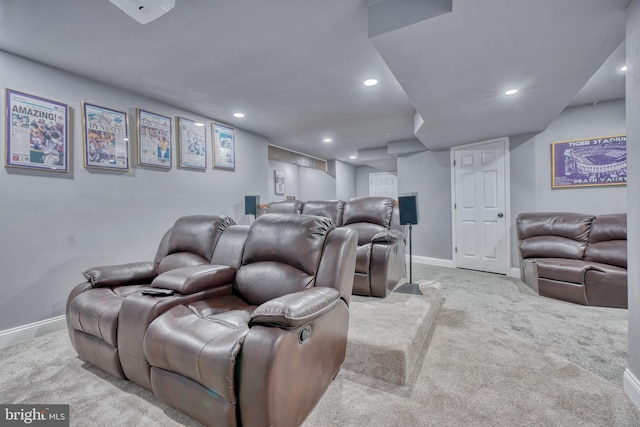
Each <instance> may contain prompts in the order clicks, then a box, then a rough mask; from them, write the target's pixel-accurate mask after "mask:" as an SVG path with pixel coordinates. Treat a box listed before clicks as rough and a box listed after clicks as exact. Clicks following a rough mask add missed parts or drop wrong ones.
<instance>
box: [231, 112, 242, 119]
mask: <svg viewBox="0 0 640 427" xmlns="http://www.w3.org/2000/svg"><path fill="white" fill-rule="evenodd" d="M233 117H237V118H239V119H241V118H243V117H244V113H233Z"/></svg>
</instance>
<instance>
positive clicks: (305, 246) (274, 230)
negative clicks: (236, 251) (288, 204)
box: [242, 214, 335, 275]
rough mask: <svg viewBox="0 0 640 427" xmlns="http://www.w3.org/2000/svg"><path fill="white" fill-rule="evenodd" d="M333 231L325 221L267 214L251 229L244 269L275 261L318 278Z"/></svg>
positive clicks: (243, 260) (245, 250) (311, 217)
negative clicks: (329, 236)
mask: <svg viewBox="0 0 640 427" xmlns="http://www.w3.org/2000/svg"><path fill="white" fill-rule="evenodd" d="M333 228H335V226H334V225H333V223H332V221H331V220H330V219H329V218H325V217H319V216H312V215H296V214H264V215H262V216H260V217H258V219H256V220H255V222H254V223H253V224H252V225H251V228H250V229H249V234H248V235H247V240H246V241H245V246H244V254H243V256H242V266H245V265H248V264H252V263H256V262H261V261H275V262H280V263H283V264H288V265H290V266H292V267H295V268H297V269H299V270H302V271H304V272H305V273H307V274H311V275H315V274H316V270H317V268H318V263H319V261H320V257H321V256H322V248H323V246H324V241H325V238H326V236H327V234H329V231H331V230H332V229H333Z"/></svg>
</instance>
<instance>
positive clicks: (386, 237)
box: [371, 230, 404, 243]
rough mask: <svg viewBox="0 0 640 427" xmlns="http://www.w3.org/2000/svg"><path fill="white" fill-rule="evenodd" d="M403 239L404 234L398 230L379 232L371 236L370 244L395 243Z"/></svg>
mask: <svg viewBox="0 0 640 427" xmlns="http://www.w3.org/2000/svg"><path fill="white" fill-rule="evenodd" d="M403 239H404V234H403V233H402V232H401V231H398V230H385V231H380V232H378V233H376V234H374V235H373V237H372V238H371V243H397V242H399V241H401V240H403Z"/></svg>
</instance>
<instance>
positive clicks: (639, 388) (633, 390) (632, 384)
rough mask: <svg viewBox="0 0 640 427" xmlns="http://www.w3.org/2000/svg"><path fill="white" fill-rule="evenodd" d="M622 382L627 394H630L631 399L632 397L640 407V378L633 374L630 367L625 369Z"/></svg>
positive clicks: (634, 402)
mask: <svg viewBox="0 0 640 427" xmlns="http://www.w3.org/2000/svg"><path fill="white" fill-rule="evenodd" d="M622 384H623V388H624V391H625V393H627V396H629V399H631V402H633V404H634V405H636V407H637V408H638V409H640V380H638V378H637V377H636V376H635V375H633V372H631V371H630V370H629V368H627V369H625V370H624V375H623V376H622Z"/></svg>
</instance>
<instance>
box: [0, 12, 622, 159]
mask: <svg viewBox="0 0 640 427" xmlns="http://www.w3.org/2000/svg"><path fill="white" fill-rule="evenodd" d="M140 1H151V0H140ZM629 3H630V0H535V1H532V0H482V1H478V0H453V4H452V6H451V0H429V1H426V0H425V1H419V0H368V1H367V0H322V1H310V0H269V1H260V0H233V1H230V0H227V1H212V0H176V6H175V8H174V9H173V10H171V11H170V12H168V13H167V14H166V15H164V16H162V17H160V18H158V19H157V20H156V21H153V22H151V23H148V24H146V25H141V24H139V23H137V22H136V21H135V20H133V19H132V18H130V17H129V16H127V15H125V14H124V13H122V12H120V11H119V10H118V9H117V8H116V7H115V6H114V5H112V4H111V3H110V2H109V0H55V1H52V0H0V49H2V50H4V51H7V52H10V53H14V54H16V55H20V56H23V57H26V58H31V59H33V60H35V61H38V62H41V63H44V64H47V65H50V66H53V67H56V68H60V69H63V70H67V71H70V72H73V73H76V74H79V75H83V76H88V77H90V78H93V79H95V80H98V81H102V82H106V83H109V84H113V85H115V86H118V87H122V88H125V89H127V90H130V91H133V92H137V93H139V94H142V95H145V96H149V97H151V98H155V99H157V100H159V101H163V102H166V103H168V104H171V105H175V106H177V107H180V108H183V109H185V110H187V111H191V112H193V113H196V114H199V115H202V116H205V117H209V118H211V119H215V120H219V121H222V122H226V123H228V124H231V125H233V126H237V127H240V128H243V129H246V130H249V131H252V132H255V133H257V134H260V135H263V136H265V137H267V138H268V140H269V141H270V142H271V143H273V144H275V145H279V146H282V147H286V148H290V149H293V150H296V151H300V152H303V153H306V154H310V155H313V156H316V157H320V158H324V159H339V160H342V161H346V162H350V163H354V164H370V165H376V166H379V167H382V168H392V167H393V166H392V165H393V164H394V162H393V158H394V156H395V154H402V153H404V152H408V151H413V150H417V149H426V148H429V149H434V150H436V149H445V148H448V147H450V146H454V145H459V144H463V143H467V142H473V141H478V140H482V139H489V138H495V137H500V136H505V135H516V134H521V133H526V132H534V131H541V130H544V128H546V127H547V126H548V125H549V124H550V123H551V121H552V120H553V119H554V118H555V117H557V115H558V114H559V113H560V112H561V111H562V110H563V109H564V108H565V107H566V106H568V105H572V106H573V105H580V104H586V103H592V102H594V101H607V100H613V99H620V98H623V97H624V77H623V76H622V75H621V74H620V73H619V72H618V71H617V68H618V67H619V66H621V65H622V63H623V62H624V44H623V41H624V20H625V8H626V6H627V5H628V4H629ZM451 10H452V11H451ZM443 11H444V12H446V11H450V12H446V13H444V14H442V12H443ZM369 14H371V18H369ZM432 15H436V16H434V17H431V18H430V19H422V18H424V17H428V16H432ZM370 19H371V21H370ZM369 22H371V27H370V25H369ZM380 22H387V23H389V24H390V28H382V27H381V26H380V25H379V24H380ZM394 28H395V29H394ZM373 30H375V31H373ZM389 30H390V31H389ZM369 31H372V33H375V34H376V35H375V36H373V37H371V38H369V36H368V33H369ZM605 61H606V63H605ZM603 64H604V65H603ZM601 66H602V68H601ZM599 69H600V70H601V71H599V72H598V70H599ZM592 76H593V78H592ZM368 77H375V78H377V79H378V80H379V81H380V83H379V84H378V85H377V86H375V87H373V88H366V87H364V86H363V85H362V81H363V80H364V79H365V78H368ZM590 79H591V80H590ZM588 81H589V83H588V84H587V85H586V86H585V83H587V82H588ZM583 86H584V90H583V91H580V89H581V88H582V87H583ZM509 87H517V88H519V89H520V93H519V94H518V95H516V96H513V97H510V98H507V97H505V96H504V95H503V94H502V93H503V92H504V90H505V89H507V88H509ZM23 89H25V90H26V89H28V88H23ZM579 92H580V93H579ZM67 101H69V102H71V101H78V100H67ZM88 101H90V100H88ZM141 107H143V106H141ZM236 111H242V112H244V113H245V114H246V117H245V118H243V119H236V118H234V117H233V116H232V113H233V112H236ZM325 137H331V138H333V140H334V141H333V142H332V143H329V144H327V143H323V142H322V139H323V138H325ZM416 138H417V139H418V140H416ZM398 141H402V142H398ZM387 152H391V153H394V154H393V155H389V154H387ZM356 153H358V155H359V159H358V160H356V161H353V160H350V159H349V156H350V155H354V154H356ZM389 159H391V161H389Z"/></svg>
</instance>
